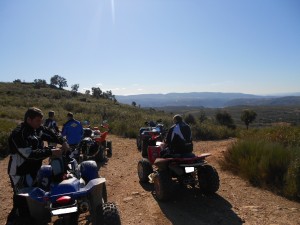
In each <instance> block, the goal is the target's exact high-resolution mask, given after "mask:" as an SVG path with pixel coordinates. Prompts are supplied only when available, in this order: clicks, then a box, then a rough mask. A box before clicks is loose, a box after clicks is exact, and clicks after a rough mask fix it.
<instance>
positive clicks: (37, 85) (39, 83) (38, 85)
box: [33, 79, 47, 88]
mask: <svg viewBox="0 0 300 225" xmlns="http://www.w3.org/2000/svg"><path fill="white" fill-rule="evenodd" d="M33 83H34V84H33V86H34V88H42V87H47V82H46V81H45V80H42V79H35V80H34V81H33Z"/></svg>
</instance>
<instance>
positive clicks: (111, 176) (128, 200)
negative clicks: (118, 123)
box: [0, 135, 300, 225]
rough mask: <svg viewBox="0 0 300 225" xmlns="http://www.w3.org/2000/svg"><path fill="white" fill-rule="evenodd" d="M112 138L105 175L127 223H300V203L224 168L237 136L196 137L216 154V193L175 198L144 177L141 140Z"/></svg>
mask: <svg viewBox="0 0 300 225" xmlns="http://www.w3.org/2000/svg"><path fill="white" fill-rule="evenodd" d="M109 139H110V140H112V143H113V157H112V158H111V159H110V160H109V161H108V163H107V165H104V166H103V167H101V169H100V175H101V176H103V177H105V178H106V179H107V189H108V199H109V201H114V202H116V203H117V205H118V209H119V211H120V213H121V221H122V224H124V225H127V224H143V225H168V224H174V225H186V224H188V225H215V224H216V225H219V224H220V225H240V224H246V225H256V224H257V225H271V224H272V225H300V203H297V202H292V201H289V200H287V199H285V198H282V197H279V196H276V195H274V194H273V193H271V192H268V191H265V190H261V189H258V188H255V187H252V186H251V185H250V184H249V183H248V182H246V181H244V180H242V179H241V178H239V177H237V176H234V175H232V174H231V173H228V172H224V171H221V169H220V167H219V165H218V163H217V160H218V158H220V157H222V152H223V151H226V149H227V147H228V146H230V145H231V144H232V142H233V140H225V141H205V142H195V143H194V149H195V150H194V151H195V153H197V154H200V153H203V152H210V153H212V154H213V155H212V156H211V157H209V158H207V161H208V162H209V163H210V164H212V165H213V166H214V167H215V168H216V169H217V171H218V173H219V176H220V189H219V191H218V192H217V194H216V195H214V196H210V197H207V196H202V195H200V194H198V193H196V192H194V191H193V190H182V191H180V192H179V193H178V195H177V196H176V198H175V199H174V200H173V201H170V202H158V201H156V199H155V198H154V196H153V195H152V185H151V184H146V185H144V184H143V185H142V184H140V183H139V180H138V176H137V162H138V160H139V159H140V158H141V155H140V153H139V152H138V151H137V148H136V144H135V140H134V139H124V138H119V137H116V136H113V135H111V136H109ZM7 163H8V158H6V159H4V160H1V161H0V173H1V178H2V179H1V180H0V188H1V193H0V200H1V205H0V224H5V221H6V217H7V215H8V213H9V212H10V209H11V206H12V198H11V196H12V192H11V188H10V184H9V181H8V177H7V174H6V170H7ZM81 224H82V225H83V224H85V223H84V222H82V223H81Z"/></svg>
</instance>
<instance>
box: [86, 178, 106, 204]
mask: <svg viewBox="0 0 300 225" xmlns="http://www.w3.org/2000/svg"><path fill="white" fill-rule="evenodd" d="M105 182H106V179H105V178H103V177H100V178H96V179H93V180H90V181H89V182H88V183H87V185H86V186H85V187H84V188H82V189H81V190H82V191H86V192H87V198H88V200H89V202H90V206H91V208H92V210H94V209H96V207H97V206H98V205H99V204H102V199H103V197H104V196H103V191H104V188H105V187H104V186H105Z"/></svg>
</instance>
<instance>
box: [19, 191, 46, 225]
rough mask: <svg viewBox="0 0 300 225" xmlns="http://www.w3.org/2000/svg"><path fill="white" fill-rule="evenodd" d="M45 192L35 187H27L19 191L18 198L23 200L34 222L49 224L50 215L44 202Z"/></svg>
mask: <svg viewBox="0 0 300 225" xmlns="http://www.w3.org/2000/svg"><path fill="white" fill-rule="evenodd" d="M45 196H46V192H45V191H43V190H42V189H40V188H37V187H28V188H24V189H21V190H20V192H19V193H18V197H20V198H25V200H26V204H27V207H28V209H29V213H30V216H31V217H32V218H33V219H34V220H35V221H41V223H42V222H50V221H51V214H50V210H49V209H48V208H47V203H46V202H45V201H44V198H45Z"/></svg>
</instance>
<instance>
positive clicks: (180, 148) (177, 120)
mask: <svg viewBox="0 0 300 225" xmlns="http://www.w3.org/2000/svg"><path fill="white" fill-rule="evenodd" d="M173 122H174V125H173V126H172V127H171V128H170V129H169V131H168V134H167V137H166V139H165V144H166V149H164V150H163V151H162V153H161V155H162V157H168V156H170V155H174V154H176V155H177V154H180V155H181V157H192V156H194V154H193V153H192V151H193V142H192V131H191V128H190V126H189V125H188V124H186V123H185V122H183V120H182V116H181V115H179V114H177V115H175V116H174V117H173Z"/></svg>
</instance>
